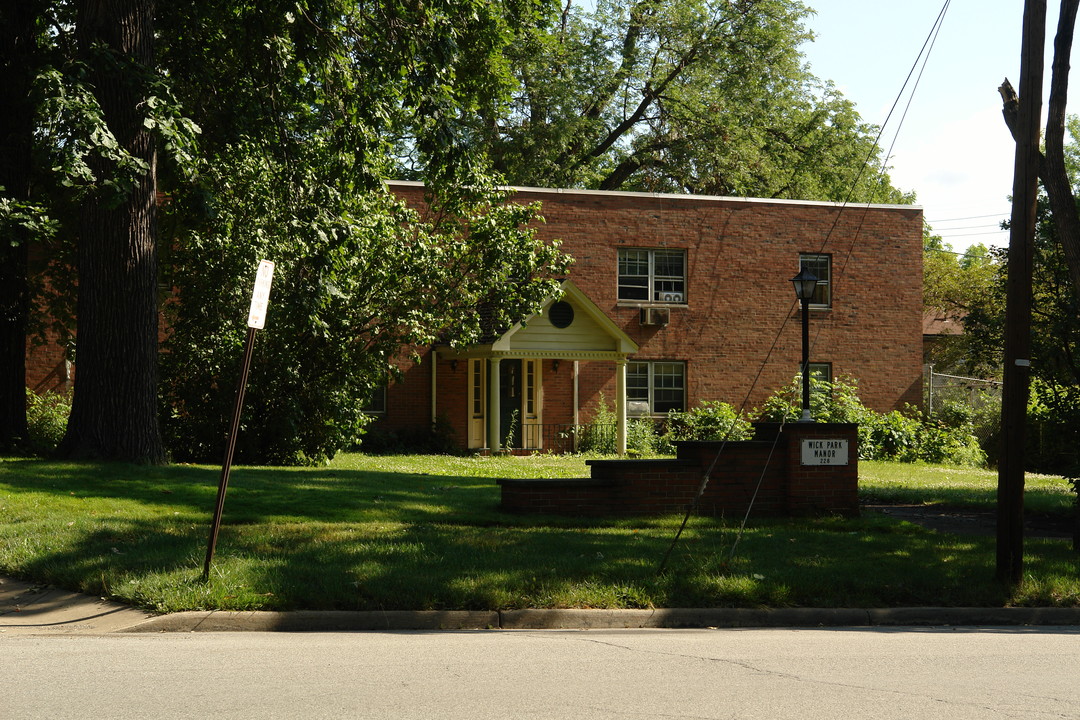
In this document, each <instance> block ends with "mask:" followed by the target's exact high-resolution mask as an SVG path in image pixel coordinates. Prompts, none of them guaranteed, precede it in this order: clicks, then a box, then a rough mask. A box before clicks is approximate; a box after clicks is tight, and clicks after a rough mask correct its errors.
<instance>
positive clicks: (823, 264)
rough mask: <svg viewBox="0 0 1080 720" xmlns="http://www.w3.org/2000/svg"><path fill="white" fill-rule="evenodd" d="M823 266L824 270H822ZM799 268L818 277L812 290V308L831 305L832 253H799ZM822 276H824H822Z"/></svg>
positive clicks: (829, 306)
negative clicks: (815, 286)
mask: <svg viewBox="0 0 1080 720" xmlns="http://www.w3.org/2000/svg"><path fill="white" fill-rule="evenodd" d="M822 268H824V272H822ZM799 270H808V271H810V272H812V273H813V274H814V277H816V278H817V279H818V281H817V288H815V290H814V299H813V300H811V301H810V307H812V308H831V307H832V255H827V254H825V253H800V254H799ZM823 276H824V277H823Z"/></svg>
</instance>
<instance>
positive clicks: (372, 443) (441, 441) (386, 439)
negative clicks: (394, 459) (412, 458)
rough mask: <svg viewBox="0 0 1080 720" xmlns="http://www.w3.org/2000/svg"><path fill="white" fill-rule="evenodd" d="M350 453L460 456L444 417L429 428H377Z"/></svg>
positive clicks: (453, 436) (369, 432) (437, 419)
mask: <svg viewBox="0 0 1080 720" xmlns="http://www.w3.org/2000/svg"><path fill="white" fill-rule="evenodd" d="M353 450H358V451H360V452H363V453H365V454H368V455H399V454H408V455H461V454H463V451H462V449H461V445H460V444H459V443H458V441H457V437H456V435H455V433H454V428H453V427H452V426H451V425H450V420H449V419H448V418H447V417H446V416H445V415H440V416H439V417H437V418H436V419H435V424H434V425H432V426H431V427H425V428H417V429H411V430H388V429H386V428H381V427H379V426H378V425H376V426H374V427H372V428H370V429H368V430H366V431H365V432H364V435H363V438H362V441H361V442H358V443H357V444H356V446H355V447H354V448H353Z"/></svg>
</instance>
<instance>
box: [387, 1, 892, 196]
mask: <svg viewBox="0 0 1080 720" xmlns="http://www.w3.org/2000/svg"><path fill="white" fill-rule="evenodd" d="M811 13H812V10H810V9H809V8H808V7H807V6H805V5H804V4H803V3H801V2H790V1H788V0H783V1H781V0H738V1H737V2H730V1H728V0H669V1H661V0H598V2H597V3H596V6H595V9H594V10H586V9H584V8H583V7H581V6H580V5H578V4H575V3H570V2H568V3H566V5H565V6H564V7H562V8H561V9H559V8H557V7H555V6H554V5H549V6H546V8H545V11H544V12H542V13H540V14H539V15H538V16H537V20H536V22H535V23H534V24H532V25H522V26H518V28H517V30H516V32H517V37H516V40H515V42H514V43H513V44H512V45H511V46H509V47H508V48H507V52H506V57H507V60H508V62H509V64H510V66H511V67H512V69H513V76H514V85H513V86H512V88H511V101H512V102H511V105H510V108H509V112H500V111H501V110H502V108H501V107H499V106H498V105H489V106H480V107H478V108H477V109H478V112H477V114H476V115H475V117H474V119H473V120H472V122H471V123H470V124H469V125H470V127H469V129H470V133H471V138H472V142H473V143H475V144H477V145H479V146H481V147H483V148H485V149H486V150H487V151H488V152H489V153H490V155H491V157H492V160H493V162H494V165H495V167H496V168H497V169H498V170H499V171H501V172H502V173H504V174H505V176H506V179H507V180H508V181H509V182H510V183H511V184H519V185H538V186H550V187H587V188H597V189H604V190H615V189H625V190H644V191H655V192H692V193H702V194H718V195H749V196H759V197H784V198H799V199H817V200H835V201H844V200H857V201H876V202H904V201H908V202H910V200H911V198H910V197H905V196H904V195H902V194H901V193H900V192H898V191H897V190H896V189H894V188H893V187H892V186H891V184H890V182H889V180H888V177H887V176H886V175H883V174H882V175H879V174H878V173H877V172H876V170H877V163H878V160H879V157H880V155H879V152H878V151H877V149H876V148H875V144H874V136H875V134H876V130H875V128H874V127H873V126H871V125H868V124H866V123H864V122H863V121H862V120H861V118H860V117H859V115H858V114H857V113H856V112H855V109H854V107H853V105H852V104H851V103H850V102H849V101H847V100H846V99H845V98H844V97H843V96H842V95H841V94H840V92H839V91H837V90H836V88H835V87H833V86H832V84H831V83H829V82H824V81H822V80H819V79H818V78H816V77H814V76H813V74H811V72H810V71H809V68H808V67H807V65H806V64H805V62H804V58H803V56H802V54H801V52H800V50H799V48H800V45H801V44H802V43H804V42H808V41H810V40H811V39H812V38H813V35H812V33H811V32H810V31H808V30H807V29H806V27H805V25H804V22H805V21H806V19H807V18H808V17H809V16H810V15H811ZM406 149H407V147H406ZM409 157H410V159H411V160H412V161H413V163H412V165H411V167H412V168H413V169H414V170H415V169H416V168H418V167H421V166H422V163H418V162H416V158H415V157H414V156H411V155H410V156H409ZM867 161H869V167H868V168H867V169H866V170H864V169H863V167H864V163H867Z"/></svg>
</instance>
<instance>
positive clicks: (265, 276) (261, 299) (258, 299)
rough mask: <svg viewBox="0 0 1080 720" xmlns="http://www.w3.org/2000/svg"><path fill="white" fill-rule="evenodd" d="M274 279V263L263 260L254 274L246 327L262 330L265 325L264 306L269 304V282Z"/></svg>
mask: <svg viewBox="0 0 1080 720" xmlns="http://www.w3.org/2000/svg"><path fill="white" fill-rule="evenodd" d="M273 278H274V263H272V262H270V261H269V260H263V261H262V262H260V263H259V271H258V272H257V273H256V274H255V291H254V292H253V293H252V294H251V309H250V310H248V322H247V324H248V327H249V328H255V329H256V330H262V329H263V326H265V325H266V306H267V305H268V304H269V303H270V281H271V280H272V279H273Z"/></svg>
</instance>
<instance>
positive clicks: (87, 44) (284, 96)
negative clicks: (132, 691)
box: [3, 0, 565, 462]
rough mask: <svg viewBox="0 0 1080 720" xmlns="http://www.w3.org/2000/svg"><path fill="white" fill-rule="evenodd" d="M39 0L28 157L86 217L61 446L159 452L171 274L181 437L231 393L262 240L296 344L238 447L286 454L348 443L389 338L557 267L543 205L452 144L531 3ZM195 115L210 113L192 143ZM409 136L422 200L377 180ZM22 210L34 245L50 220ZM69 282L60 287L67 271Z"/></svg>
mask: <svg viewBox="0 0 1080 720" xmlns="http://www.w3.org/2000/svg"><path fill="white" fill-rule="evenodd" d="M35 2H40V4H39V5H34V7H35V8H38V9H40V10H41V17H37V18H36V21H37V22H38V23H39V26H38V35H37V37H38V39H39V40H41V41H42V42H43V43H44V44H47V45H48V46H49V49H50V52H51V53H52V55H51V57H50V60H49V62H42V63H39V64H38V65H37V67H36V75H35V77H34V87H35V88H36V90H35V92H36V95H35V96H34V101H33V103H32V108H33V111H34V124H33V137H34V139H35V147H34V152H36V153H38V156H37V158H36V160H35V162H34V163H33V165H34V168H35V169H36V170H40V169H42V168H47V169H48V170H47V172H44V173H42V178H40V182H37V183H36V184H35V186H36V187H38V188H39V189H40V190H39V193H38V195H37V196H36V199H37V200H40V203H39V207H41V208H44V209H47V210H49V211H50V212H51V213H52V217H53V220H54V223H55V226H56V232H55V234H56V236H57V237H59V238H72V237H73V234H74V233H73V231H74V230H76V229H77V230H78V238H77V239H78V243H77V246H78V253H79V254H78V260H77V263H76V264H77V265H78V269H79V276H80V277H79V283H78V284H79V290H80V296H79V306H78V313H77V315H78V340H77V348H76V350H77V356H76V358H75V359H76V362H77V376H78V377H77V383H76V397H75V407H74V408H73V412H72V417H71V423H70V425H69V431H68V435H67V437H66V438H65V440H64V442H63V445H62V449H63V450H64V452H65V453H66V454H68V455H69V456H72V457H90V456H95V457H102V458H110V459H126V460H140V461H149V462H158V461H161V460H162V459H163V452H162V450H161V445H160V442H157V441H156V440H155V438H156V436H157V429H156V423H157V420H156V415H155V413H156V412H157V410H158V409H159V405H158V403H157V402H156V397H155V390H156V382H155V375H154V373H155V366H154V355H155V351H156V342H157V337H158V332H159V325H158V315H157V312H158V307H159V298H158V284H157V283H158V281H159V280H161V279H164V280H165V282H166V284H167V285H173V284H175V285H174V287H175V292H176V293H177V294H178V302H175V301H171V300H170V301H168V302H166V303H165V307H166V309H167V310H168V311H169V312H170V313H172V314H173V318H174V322H175V324H174V326H173V328H172V331H171V333H170V335H169V339H168V345H167V348H168V351H169V352H168V355H167V358H168V361H169V363H168V369H169V372H170V374H169V375H168V377H167V382H166V383H165V391H164V392H163V398H164V399H165V400H166V402H165V404H164V406H165V408H166V410H167V412H168V415H167V418H168V420H169V424H168V427H169V429H170V431H171V433H172V435H171V436H172V437H173V438H174V439H175V438H179V437H182V436H183V433H182V432H180V431H177V428H180V427H189V428H190V427H191V425H187V426H184V425H183V423H190V422H192V421H193V419H195V418H198V419H199V422H201V423H202V425H201V427H202V428H204V429H205V428H206V427H210V426H214V424H215V422H216V420H217V418H216V416H215V415H214V414H213V412H214V404H213V403H214V401H213V400H210V399H207V397H205V396H203V395H200V394H199V393H197V392H194V390H195V389H203V388H217V389H218V390H222V389H224V392H222V393H220V394H221V395H227V394H228V393H229V392H231V388H232V387H233V383H232V380H231V378H230V377H229V376H230V375H231V374H232V373H233V367H232V366H233V364H234V360H233V358H232V354H231V352H230V350H231V349H232V348H233V347H234V346H235V344H236V340H235V336H234V335H232V334H231V333H230V331H231V330H232V329H234V328H235V324H236V323H235V320H236V318H238V317H242V310H241V308H242V306H243V305H245V304H246V298H245V297H244V296H245V295H247V293H249V292H250V279H249V277H248V274H249V272H250V270H251V269H252V268H253V267H254V264H253V261H254V260H257V259H258V258H260V257H263V256H270V257H272V258H273V259H275V260H276V261H277V262H278V267H279V271H278V279H277V280H276V282H275V291H274V292H275V295H274V301H275V302H276V303H277V307H276V308H275V307H274V306H273V305H272V312H277V313H279V314H278V315H277V320H278V321H279V323H280V329H281V331H282V334H281V336H279V337H277V338H275V339H277V340H280V341H281V342H280V343H279V345H278V346H277V347H274V348H272V349H270V352H271V353H272V358H271V359H269V360H267V361H266V363H265V367H266V368H269V370H268V371H267V373H268V374H267V375H263V376H259V375H258V374H257V373H256V375H255V376H254V377H255V378H256V379H259V380H264V381H265V382H263V383H262V385H261V387H264V388H265V389H266V393H267V397H268V398H270V399H269V400H266V401H265V403H264V404H266V405H267V406H268V407H269V408H270V411H269V412H267V413H266V414H262V415H259V417H262V418H263V419H264V420H265V421H266V423H267V424H268V425H274V426H276V429H275V430H274V431H266V432H256V431H255V430H254V429H253V424H249V426H248V427H246V428H245V432H247V433H248V435H249V436H250V437H251V438H253V442H252V443H250V446H251V447H252V448H256V449H255V450H253V451H252V454H249V455H248V457H249V458H254V457H260V458H264V459H265V458H272V459H275V460H277V461H289V460H292V461H295V460H313V459H317V458H319V457H324V456H327V455H331V454H333V452H334V451H335V450H337V449H339V448H340V447H341V446H342V444H343V443H345V442H352V441H353V440H354V438H355V435H356V428H357V426H358V425H359V423H360V420H359V417H360V416H359V407H360V406H361V405H362V402H363V399H364V397H365V396H366V395H367V394H368V393H369V392H370V391H371V389H372V388H373V387H374V386H376V385H377V384H380V383H382V382H385V380H386V377H387V368H388V366H389V361H388V355H389V354H390V352H391V350H390V348H391V346H393V345H394V344H395V343H400V342H417V343H425V342H431V341H432V340H433V339H434V338H436V337H440V338H446V339H449V340H455V341H465V340H466V339H468V338H470V337H475V336H476V334H477V333H478V332H479V329H480V323H479V321H478V319H477V318H478V316H477V315H476V314H475V313H468V312H466V310H475V308H476V307H477V306H479V305H484V306H485V307H486V309H487V310H486V312H487V313H488V314H486V315H485V317H490V318H491V319H492V321H493V322H506V321H507V320H508V318H511V317H512V318H514V319H517V318H518V317H520V315H522V314H523V313H525V312H526V311H527V310H528V309H530V308H534V307H536V305H537V304H538V303H539V302H540V300H541V299H542V298H543V297H544V296H545V295H547V294H548V293H550V292H552V291H553V289H554V288H555V287H556V285H555V283H554V281H553V280H551V278H550V275H552V274H558V273H560V272H561V270H562V269H563V268H564V267H565V259H564V258H562V257H561V256H560V254H559V253H558V251H557V249H556V248H555V247H553V246H550V245H544V244H542V243H540V242H538V241H537V240H536V239H535V236H534V235H533V234H532V233H531V232H530V231H528V230H526V229H525V228H524V224H525V223H527V222H530V221H531V220H532V219H533V217H534V214H535V209H525V208H520V207H516V206H515V207H502V206H500V205H499V204H498V203H499V202H500V200H501V198H500V196H499V194H498V193H496V192H495V191H493V189H492V187H493V185H492V182H491V180H490V179H489V178H487V177H486V176H485V174H484V173H483V171H482V162H481V160H482V159H481V158H480V157H479V156H478V154H477V153H475V152H473V151H472V150H470V148H469V147H468V146H467V144H466V143H464V142H463V129H464V127H465V124H464V121H463V118H464V117H466V116H469V115H471V114H475V113H477V112H478V108H479V107H480V106H481V105H485V106H487V105H493V104H497V103H499V102H501V101H502V99H503V98H505V96H506V81H505V63H504V60H503V56H502V51H503V50H504V49H505V46H506V43H507V41H508V40H509V31H508V28H509V26H510V25H511V24H514V23H517V22H524V21H525V19H526V18H528V17H529V16H530V13H531V12H532V8H533V4H532V3H518V2H513V1H511V2H506V3H503V4H491V3H487V2H481V1H480V0H471V1H467V2H449V1H445V0H444V1H441V2H440V1H436V2H431V3H426V4H423V5H418V4H404V5H401V4H375V5H370V4H361V3H358V2H355V1H354V0H305V1H303V2H295V1H293V0H288V1H286V0H278V1H276V2H273V1H271V2H263V3H259V4H258V6H257V7H256V6H254V5H252V4H250V3H244V2H239V1H236V2H233V1H230V2H222V3H198V4H194V5H191V4H183V3H173V4H158V6H157V7H156V16H155V15H154V14H153V12H152V11H153V10H154V7H153V3H152V2H151V1H150V0H77V1H75V0H35ZM46 22H47V23H48V27H47V28H46V29H44V30H43V29H42V27H41V26H42V25H43V24H45V23H46ZM155 35H156V39H157V47H156V48H152V45H151V42H150V41H151V39H152V38H154V37H155ZM6 69H7V67H6V66H5V70H6ZM192 118H195V119H197V120H198V122H199V124H200V125H202V127H203V128H205V131H204V132H203V134H202V137H201V139H200V140H199V142H198V143H197V142H196V136H197V131H198V126H197V125H196V124H195V123H194V122H192ZM395 141H400V142H402V143H405V144H408V146H409V148H410V152H412V153H414V155H415V157H417V158H419V159H420V160H421V161H422V162H423V164H424V174H423V177H424V179H425V180H427V181H428V184H429V187H430V188H431V190H432V192H433V193H434V194H433V201H434V202H433V207H434V208H435V210H436V212H435V214H433V215H432V216H431V217H430V218H419V217H418V216H416V215H415V214H412V213H409V212H408V211H407V210H406V209H405V208H404V207H402V206H401V204H400V203H398V202H396V201H395V200H394V199H393V198H392V197H391V196H390V195H389V194H388V193H387V192H386V190H385V189H384V188H383V187H382V185H381V180H382V178H383V177H385V176H387V175H389V174H390V173H391V168H392V167H393V162H392V151H393V149H394V143H395ZM162 151H163V152H162ZM159 183H160V184H159ZM158 189H160V191H161V192H158ZM4 201H5V203H4V205H3V208H5V209H9V208H14V209H15V210H16V211H19V212H22V211H23V210H26V208H28V207H30V206H29V205H28V204H27V203H25V202H22V203H21V204H17V203H13V202H10V201H9V196H8V195H6V194H5V196H4ZM159 210H160V211H161V213H162V214H163V217H164V220H165V226H164V227H163V229H161V230H160V231H159V227H158V224H157V222H156V215H157V214H158V213H159ZM26 214H27V213H25V212H24V213H23V215H26ZM42 214H44V213H42ZM11 217H22V216H20V215H19V214H18V212H15V211H10V212H9V211H7V210H5V215H4V218H3V219H4V220H5V221H7V220H8V219H10V218H11ZM23 226H24V227H26V228H28V229H30V231H31V236H32V237H33V239H34V241H35V242H40V241H41V240H42V239H43V238H44V237H45V235H46V233H45V231H44V229H42V228H40V227H38V228H30V223H27V222H24V223H23ZM159 232H160V235H161V237H163V238H164V241H163V242H162V243H161V244H160V245H161V248H162V249H163V251H164V253H165V260H166V268H165V271H164V272H163V273H162V276H161V277H159V276H158V273H157V272H156V271H155V256H156V252H157V250H158V242H157V239H158V235H159ZM58 265H59V266H60V267H62V266H63V263H59V264H58ZM435 268H438V270H436V269H435ZM5 269H6V268H5ZM361 272H363V273H364V274H354V273H361ZM17 274H18V273H17ZM73 285H74V283H65V282H53V283H52V287H53V288H54V290H55V291H56V292H57V293H63V291H64V290H65V289H67V288H70V287H72V286H73ZM5 289H7V288H5ZM61 299H62V296H61ZM285 308H288V309H289V310H290V311H291V312H292V315H286V314H284V313H282V310H284V309H285ZM61 314H62V313H61ZM455 320H456V321H457V322H454V321H455ZM271 322H273V320H272V321H271ZM488 329H490V328H488ZM16 332H22V331H19V330H16ZM264 336H265V337H267V338H270V337H272V336H271V335H270V334H269V333H266V334H265V335H264ZM20 346H21V342H20ZM399 349H400V345H398V346H397V347H394V350H395V351H397V350H399ZM200 353H205V356H204V355H201V354H200ZM206 357H212V358H213V362H210V361H207V362H204V363H201V364H200V362H201V361H202V360H205V359H206ZM224 358H228V361H226V360H225V359H224ZM320 363H321V364H320ZM185 383H190V386H189V387H185ZM249 397H253V399H254V401H255V402H259V401H260V398H259V394H258V392H256V393H252V394H250V395H249ZM148 400H149V402H147V401H148ZM223 428H224V423H221V427H220V428H215V429H214V430H213V431H208V432H209V434H210V435H217V436H220V434H221V430H222V429H223ZM202 437H205V435H204V436H202ZM288 438H294V439H295V441H291V440H285V439H288ZM278 440H282V442H284V443H285V444H284V445H275V444H274V443H276V442H278ZM290 441H291V442H292V444H291V445H289V442H290ZM212 445H214V441H211V442H209V444H208V447H209V446H212ZM198 446H199V445H198V442H197V441H195V442H193V443H192V444H190V445H187V446H185V447H183V448H181V451H182V452H187V453H188V454H198V452H202V451H198V452H196V451H193V450H192V449H191V448H192V447H196V448H197V447H198ZM213 454H214V453H213V452H209V451H207V453H205V454H202V455H200V457H204V458H206V457H209V456H210V455H213Z"/></svg>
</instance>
